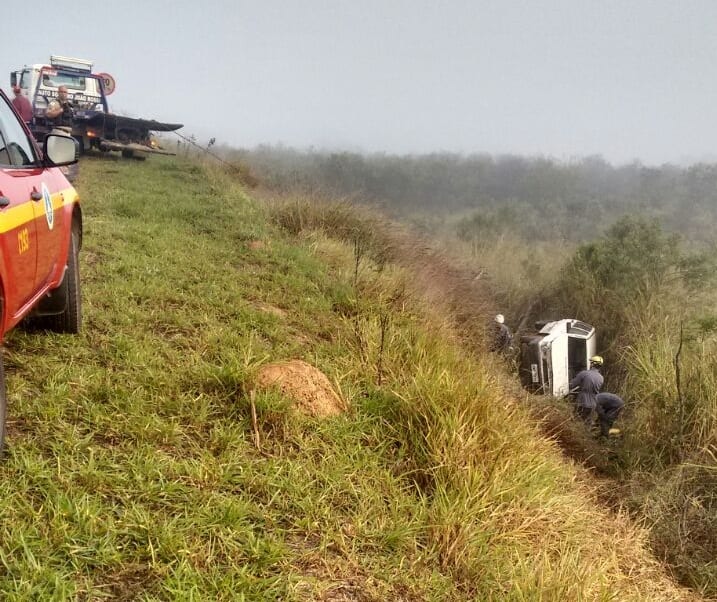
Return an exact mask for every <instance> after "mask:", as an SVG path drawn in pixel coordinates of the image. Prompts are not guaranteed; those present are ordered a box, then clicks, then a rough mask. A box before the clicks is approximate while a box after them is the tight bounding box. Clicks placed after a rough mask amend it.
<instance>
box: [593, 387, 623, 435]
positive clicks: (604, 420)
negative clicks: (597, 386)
mask: <svg viewBox="0 0 717 602" xmlns="http://www.w3.org/2000/svg"><path fill="white" fill-rule="evenodd" d="M596 401H597V405H596V406H595V410H596V411H597V415H598V421H599V422H600V435H601V436H602V437H607V436H609V435H610V429H612V425H613V424H614V423H615V420H617V417H618V416H619V415H620V412H621V411H622V408H623V407H624V406H625V402H624V401H623V400H622V399H621V398H620V397H618V396H617V395H615V394H614V393H598V394H597V396H596ZM617 432H619V431H617Z"/></svg>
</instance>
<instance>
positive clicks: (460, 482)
mask: <svg viewBox="0 0 717 602" xmlns="http://www.w3.org/2000/svg"><path fill="white" fill-rule="evenodd" d="M79 190H80V193H81V196H82V199H83V208H84V214H85V237H84V248H83V252H82V255H81V270H82V277H83V283H84V301H85V327H84V331H83V333H82V335H81V336H78V337H71V336H58V335H49V334H43V333H36V332H30V331H22V330H18V331H15V332H14V333H12V334H11V336H10V337H9V340H8V342H7V349H6V353H5V359H6V368H7V379H8V388H9V398H10V400H9V442H8V452H7V457H6V459H5V462H4V463H3V464H2V466H0V488H1V495H0V499H1V500H2V501H1V502H0V505H1V513H0V516H1V517H2V518H1V521H0V529H1V531H0V541H2V545H1V546H0V566H1V567H2V570H1V571H0V597H2V599H4V600H38V599H41V600H70V599H80V600H101V599H120V600H135V599H138V600H332V601H340V600H361V601H366V600H376V601H378V600H386V599H395V600H556V601H557V600H681V599H685V600H687V599H693V598H692V596H691V594H689V593H686V592H685V591H683V590H679V589H677V588H676V587H675V586H674V585H673V584H672V582H671V581H670V580H669V579H668V578H667V576H666V575H665V573H664V571H663V569H662V568H661V567H660V566H659V565H658V564H657V563H656V562H655V561H654V560H653V559H652V558H651V557H650V555H649V554H648V552H647V551H646V548H645V546H644V543H643V541H644V539H645V534H644V533H643V532H642V531H640V530H639V529H638V528H636V527H635V526H633V525H632V524H630V522H629V521H628V520H627V519H626V518H625V517H624V516H617V515H612V514H610V513H608V512H607V511H605V510H603V509H601V508H600V506H599V504H598V502H597V501H596V496H595V495H594V492H593V490H592V488H591V487H590V486H589V485H588V484H586V476H585V475H584V474H583V473H582V472H581V471H580V470H579V469H577V468H576V467H574V466H572V465H571V464H569V463H567V462H566V461H564V460H563V458H562V456H561V455H560V453H559V451H558V450H557V448H556V446H555V445H554V444H552V443H551V442H549V441H547V440H545V439H543V438H541V436H540V435H539V432H538V429H537V427H536V426H535V425H534V424H533V423H532V422H531V420H530V419H529V418H528V416H527V413H526V412H524V411H523V409H522V407H521V402H522V401H524V400H523V399H516V398H515V397H514V396H513V395H511V393H510V387H506V386H504V384H503V377H502V376H501V369H500V366H498V365H496V364H495V362H494V361H493V359H492V358H490V357H486V356H478V357H475V356H473V355H472V354H469V353H466V352H465V351H463V350H462V347H461V344H460V339H459V337H458V336H456V333H455V331H454V330H453V328H452V324H453V323H454V321H453V320H452V316H451V315H450V311H451V307H450V304H448V305H446V306H445V307H443V306H441V305H440V304H438V305H437V304H436V298H437V297H433V298H432V302H431V303H430V304H426V303H425V302H424V301H422V295H419V294H418V292H419V291H418V290H417V289H419V288H420V289H422V290H424V291H425V290H426V289H427V288H428V287H425V286H421V285H420V284H419V285H417V283H421V282H425V280H421V278H420V277H419V275H417V274H415V273H412V272H409V271H407V270H406V269H405V268H401V267H399V266H397V265H395V264H394V263H392V262H391V261H389V260H387V259H386V256H385V255H383V254H382V253H381V252H380V251H381V249H382V245H384V244H385V240H384V239H381V238H380V237H378V236H375V234H376V230H377V226H376V224H373V225H372V226H371V228H369V229H368V230H367V229H365V228H363V229H362V226H361V223H362V222H361V221H360V220H358V219H357V218H355V216H353V214H352V213H351V212H350V211H348V210H347V209H346V208H345V207H344V208H342V209H336V208H335V207H334V208H321V207H316V206H312V205H310V204H306V203H301V202H297V203H294V204H292V205H289V206H278V207H269V206H268V205H266V204H258V203H257V202H254V201H252V200H251V199H250V198H248V197H247V196H246V195H245V194H244V193H243V192H242V191H241V189H240V188H239V187H238V186H237V185H236V184H235V183H233V182H232V181H231V180H230V179H229V178H228V177H227V176H226V175H224V174H221V173H218V172H215V171H211V170H205V169H204V168H201V167H199V166H197V165H192V164H188V163H182V162H175V161H173V160H171V159H166V160H152V161H148V162H146V163H138V162H130V161H124V162H114V161H109V160H99V159H94V160H92V159H89V160H86V161H84V162H83V164H82V175H81V180H80V182H79ZM369 234H370V235H369ZM382 241H383V242H382ZM290 358H300V359H303V360H305V361H307V362H309V363H311V364H313V365H314V366H316V367H318V368H319V369H321V370H322V371H323V372H324V373H325V374H327V375H328V376H329V378H330V379H331V380H332V382H334V383H335V386H336V388H337V391H338V392H340V394H341V395H342V397H343V398H344V399H345V401H346V402H348V404H349V405H350V407H351V409H350V411H349V412H348V413H347V414H346V415H344V416H341V417H338V418H332V419H326V420H320V419H313V418H308V417H302V416H301V415H299V414H297V413H296V412H294V411H293V410H292V408H291V405H290V403H289V401H288V400H287V399H285V398H284V397H283V396H282V395H280V394H279V393H277V392H272V391H269V392H263V393H262V392H259V393H257V394H256V395H254V394H253V393H252V381H253V376H254V375H255V373H256V371H257V369H258V368H259V367H260V366H262V365H264V364H266V363H267V362H270V361H274V360H281V359H290ZM252 399H254V400H255V403H256V409H257V426H256V429H257V430H258V431H259V434H260V443H259V444H257V441H256V439H255V435H254V427H253V425H252V419H251V410H250V407H251V400H252Z"/></svg>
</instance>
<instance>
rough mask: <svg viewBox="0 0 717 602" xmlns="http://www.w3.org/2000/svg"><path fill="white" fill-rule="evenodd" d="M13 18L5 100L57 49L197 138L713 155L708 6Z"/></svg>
mask: <svg viewBox="0 0 717 602" xmlns="http://www.w3.org/2000/svg"><path fill="white" fill-rule="evenodd" d="M33 11H34V14H33ZM3 13H10V14H9V16H8V14H3V25H4V27H3V51H2V54H1V55H0V72H4V75H0V77H2V80H0V84H1V85H2V87H3V89H4V90H6V91H7V90H8V89H9V72H10V71H11V70H12V69H14V68H19V67H21V66H23V65H24V64H26V63H27V64H30V63H38V62H46V61H47V60H48V59H49V55H50V54H52V53H55V54H64V55H68V56H76V57H83V58H90V59H92V60H94V62H95V71H106V72H108V73H111V74H112V75H113V76H114V77H115V80H116V82H117V91H116V92H115V94H114V95H113V96H111V97H110V98H109V100H110V106H111V108H112V109H113V110H115V111H117V112H122V113H125V114H129V115H134V116H138V117H147V118H156V119H159V120H164V121H171V122H183V123H185V124H186V127H185V129H184V130H183V133H185V134H186V135H189V134H195V135H196V136H197V138H198V139H199V140H200V141H203V140H207V139H208V138H210V137H216V138H217V143H225V144H230V145H233V146H243V147H248V146H255V145H257V144H262V143H269V144H276V143H282V144H285V145H288V146H296V147H300V148H306V147H310V146H313V147H317V148H329V149H336V150H338V149H346V150H353V151H366V152H373V151H385V152H389V153H429V152H435V151H455V152H463V153H473V152H487V153H494V154H499V153H515V154H529V155H544V156H550V157H555V158H557V159H561V160H570V159H572V158H577V157H581V156H585V155H591V154H602V155H603V156H604V157H606V158H607V159H608V160H610V161H613V162H620V163H622V162H628V161H632V160H634V159H638V160H641V161H642V162H644V163H648V164H659V163H663V162H680V163H685V162H687V161H695V160H706V159H714V158H715V157H717V152H715V149H716V147H717V136H716V135H715V134H716V133H717V127H716V126H717V75H716V74H715V68H714V67H715V65H717V2H714V1H712V0H681V1H677V0H672V1H665V0H635V1H630V0H622V1H619V2H618V1H610V0H601V1H597V0H596V1H587V0H541V1H529V0H525V1H518V0H500V1H481V0H473V1H470V0H453V1H451V0H444V1H435V2H427V1H423V0H363V1H361V2H356V1H355V0H352V1H348V0H346V1H345V0H325V1H318V0H296V1H288V0H287V1H285V2H279V1H277V0H262V1H261V2H257V1H256V0H254V1H248V0H205V1H204V2H199V1H198V0H144V1H142V2H138V1H136V0H126V1H123V2H121V3H120V2H117V3H114V2H101V1H100V2H98V1H97V0H93V1H92V2H89V1H73V0H68V1H66V2H64V3H57V2H52V3H51V2H48V1H45V0H40V1H35V2H33V3H30V4H28V5H27V8H23V9H22V10H20V9H17V8H12V9H5V10H3Z"/></svg>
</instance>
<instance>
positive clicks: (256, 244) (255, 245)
mask: <svg viewBox="0 0 717 602" xmlns="http://www.w3.org/2000/svg"><path fill="white" fill-rule="evenodd" d="M267 246H268V245H267V244H266V243H265V242H264V241H263V240H252V241H249V243H248V244H247V247H249V248H250V249H251V250H252V251H260V250H261V249H266V247H267Z"/></svg>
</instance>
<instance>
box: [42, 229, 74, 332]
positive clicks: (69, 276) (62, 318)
mask: <svg viewBox="0 0 717 602" xmlns="http://www.w3.org/2000/svg"><path fill="white" fill-rule="evenodd" d="M79 253H80V234H79V232H78V231H77V228H76V227H74V226H73V228H72V234H71V235H70V250H69V252H68V254H67V269H66V270H65V278H64V279H63V281H62V284H61V285H60V288H62V289H64V290H63V292H64V294H65V301H66V302H65V309H64V311H63V312H62V313H59V314H57V315H54V316H45V317H44V320H43V322H44V325H45V326H46V327H47V328H49V329H50V330H53V331H54V332H62V333H67V334H77V333H78V332H80V326H81V325H82V295H81V290H80V262H79Z"/></svg>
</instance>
